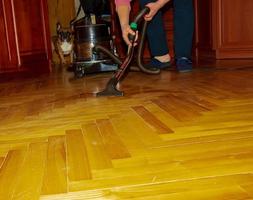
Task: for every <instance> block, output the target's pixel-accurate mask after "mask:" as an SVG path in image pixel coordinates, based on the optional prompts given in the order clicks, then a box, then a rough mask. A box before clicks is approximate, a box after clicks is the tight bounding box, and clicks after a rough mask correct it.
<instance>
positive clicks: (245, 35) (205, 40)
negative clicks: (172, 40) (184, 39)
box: [194, 0, 253, 59]
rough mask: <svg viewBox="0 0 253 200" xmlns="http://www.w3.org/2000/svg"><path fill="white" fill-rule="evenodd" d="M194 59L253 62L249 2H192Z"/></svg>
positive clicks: (251, 6)
mask: <svg viewBox="0 0 253 200" xmlns="http://www.w3.org/2000/svg"><path fill="white" fill-rule="evenodd" d="M194 3H195V13H196V34H195V38H196V45H195V51H196V54H197V56H198V57H211V58H215V59H224V58H253V12H252V10H253V1H252V0H243V1H242V0H205V1H203V0H194Z"/></svg>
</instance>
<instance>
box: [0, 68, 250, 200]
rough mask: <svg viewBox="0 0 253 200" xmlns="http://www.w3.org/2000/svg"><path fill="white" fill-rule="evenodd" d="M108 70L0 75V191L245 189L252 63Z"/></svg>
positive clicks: (70, 193)
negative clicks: (155, 71) (120, 73)
mask: <svg viewBox="0 0 253 200" xmlns="http://www.w3.org/2000/svg"><path fill="white" fill-rule="evenodd" d="M252 66H253V63H252ZM110 76H111V74H100V75H96V76H87V77H85V78H83V79H78V80H75V79H73V78H72V74H70V73H67V72H62V73H59V72H57V73H53V74H51V75H49V76H48V75H45V76H42V77H37V78H26V79H18V80H16V79H10V80H8V81H6V82H2V83H0V111H1V112H0V167H1V168H0V199H1V200H12V199H18V200H20V199H22V200H32V199H45V200H46V199H50V200H51V199H58V200H63V199H68V200H81V199H143V200H148V199H152V200H154V199H159V200H160V199H166V200H174V199H175V200H185V199H187V200H191V199H192V200H225V199H229V200H232V199H236V200H244V199H245V200H246V199H247V200H249V199H253V78H252V77H253V67H252V68H235V67H232V68H197V69H196V70H195V71H193V72H192V73H187V74H179V73H176V72H169V71H164V72H162V74H160V75H157V76H149V75H145V74H141V73H130V74H129V76H128V77H127V78H126V79H125V80H124V82H122V84H121V86H120V87H121V89H122V90H124V91H125V96H124V97H103V98H96V97H94V96H93V95H92V93H93V92H96V91H98V90H101V89H102V88H103V87H104V85H105V83H106V81H107V80H108V78H109V77H110Z"/></svg>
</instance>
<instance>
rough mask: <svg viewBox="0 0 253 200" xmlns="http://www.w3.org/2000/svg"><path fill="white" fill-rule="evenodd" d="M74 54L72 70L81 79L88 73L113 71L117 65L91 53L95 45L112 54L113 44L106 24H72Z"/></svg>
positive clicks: (105, 57) (95, 52) (108, 59)
mask: <svg viewBox="0 0 253 200" xmlns="http://www.w3.org/2000/svg"><path fill="white" fill-rule="evenodd" d="M74 33H75V42H74V52H75V59H74V62H73V69H74V73H75V75H76V77H78V78H80V77H83V76H84V75H85V74H88V73H97V72H105V71H115V70H117V69H118V64H116V63H114V62H112V60H111V58H110V57H109V56H108V55H107V54H105V53H103V52H101V51H100V52H97V51H93V48H94V47H95V46H96V45H100V46H103V47H104V48H107V49H109V51H110V52H113V49H114V48H113V44H112V40H111V37H110V34H109V26H108V25H107V24H86V23H85V22H84V21H82V20H81V21H77V22H75V23H74Z"/></svg>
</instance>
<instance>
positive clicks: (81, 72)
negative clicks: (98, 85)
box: [74, 64, 85, 78]
mask: <svg viewBox="0 0 253 200" xmlns="http://www.w3.org/2000/svg"><path fill="white" fill-rule="evenodd" d="M74 73H75V77H76V78H82V77H83V76H84V75H85V71H84V67H83V66H82V65H78V64H75V67H74Z"/></svg>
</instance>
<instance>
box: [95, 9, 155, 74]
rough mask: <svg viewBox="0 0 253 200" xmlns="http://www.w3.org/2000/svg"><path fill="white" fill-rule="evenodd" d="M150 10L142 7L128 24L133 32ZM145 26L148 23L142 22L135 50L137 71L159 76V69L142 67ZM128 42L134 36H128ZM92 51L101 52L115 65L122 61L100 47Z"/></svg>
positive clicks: (97, 46)
mask: <svg viewBox="0 0 253 200" xmlns="http://www.w3.org/2000/svg"><path fill="white" fill-rule="evenodd" d="M149 11H150V8H149V7H144V8H143V9H142V10H141V11H140V12H139V13H138V14H137V16H136V17H135V18H134V20H133V22H132V23H131V24H130V27H131V28H132V29H133V30H134V31H137V29H138V23H139V22H140V21H141V20H142V19H143V16H144V15H145V14H147V13H149ZM147 25H148V22H147V21H144V22H143V26H142V32H141V37H140V41H139V45H138V50H137V65H138V67H139V69H140V70H141V71H142V72H144V73H147V74H159V73H160V69H156V68H147V67H145V66H144V64H143V61H142V54H143V47H144V42H145V38H146V31H147ZM128 37H129V40H130V41H132V40H134V38H135V36H134V35H130V34H129V35H128ZM93 50H94V51H95V52H98V51H102V52H103V53H105V54H107V55H108V56H109V57H110V58H111V59H112V60H113V61H114V62H116V63H117V64H119V65H121V64H122V61H121V60H120V59H119V58H118V57H117V56H115V55H114V54H113V53H112V52H111V51H110V50H108V49H106V48H104V47H103V46H101V45H96V46H95V47H94V48H93Z"/></svg>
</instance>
